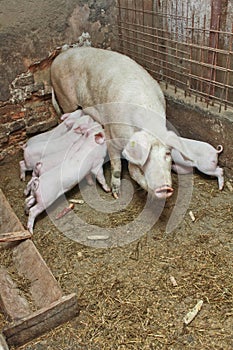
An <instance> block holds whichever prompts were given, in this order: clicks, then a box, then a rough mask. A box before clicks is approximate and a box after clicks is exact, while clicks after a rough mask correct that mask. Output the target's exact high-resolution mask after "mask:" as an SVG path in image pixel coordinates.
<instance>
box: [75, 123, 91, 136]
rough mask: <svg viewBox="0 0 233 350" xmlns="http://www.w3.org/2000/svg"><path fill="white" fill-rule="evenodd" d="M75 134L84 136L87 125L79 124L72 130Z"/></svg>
mask: <svg viewBox="0 0 233 350" xmlns="http://www.w3.org/2000/svg"><path fill="white" fill-rule="evenodd" d="M73 130H74V132H76V134H82V135H85V134H86V133H87V130H88V124H81V125H79V126H77V127H76V128H74V129H73Z"/></svg>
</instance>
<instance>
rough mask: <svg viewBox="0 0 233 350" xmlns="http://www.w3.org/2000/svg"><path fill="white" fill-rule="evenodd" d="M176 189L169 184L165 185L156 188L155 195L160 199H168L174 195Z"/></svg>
mask: <svg viewBox="0 0 233 350" xmlns="http://www.w3.org/2000/svg"><path fill="white" fill-rule="evenodd" d="M173 192H174V190H173V188H172V187H171V186H169V185H164V186H161V187H159V188H156V190H155V196H156V197H157V198H159V199H166V198H169V197H171V196H172V194H173Z"/></svg>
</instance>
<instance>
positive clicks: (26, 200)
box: [24, 195, 36, 214]
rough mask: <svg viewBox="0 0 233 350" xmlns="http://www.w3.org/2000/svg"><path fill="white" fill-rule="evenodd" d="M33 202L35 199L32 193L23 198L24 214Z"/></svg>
mask: <svg viewBox="0 0 233 350" xmlns="http://www.w3.org/2000/svg"><path fill="white" fill-rule="evenodd" d="M35 202H36V199H35V197H34V196H33V195H31V196H29V197H28V198H26V199H25V206H24V211H25V214H28V213H29V209H30V208H31V207H32V206H33V205H34V204H35Z"/></svg>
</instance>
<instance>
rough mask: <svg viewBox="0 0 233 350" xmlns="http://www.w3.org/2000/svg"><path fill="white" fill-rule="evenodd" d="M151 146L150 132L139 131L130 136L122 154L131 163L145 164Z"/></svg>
mask: <svg viewBox="0 0 233 350" xmlns="http://www.w3.org/2000/svg"><path fill="white" fill-rule="evenodd" d="M150 148H151V143H150V141H149V137H148V134H146V133H145V132H144V131H138V132H135V133H134V135H133V136H132V137H131V138H130V140H129V142H128V143H127V145H126V146H125V148H124V150H123V152H122V154H123V156H124V157H125V158H126V159H127V160H128V161H129V162H130V163H133V164H135V165H139V166H143V165H144V164H145V163H146V160H147V158H148V156H149V153H150Z"/></svg>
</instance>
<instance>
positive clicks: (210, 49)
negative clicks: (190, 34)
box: [122, 22, 233, 55]
mask: <svg viewBox="0 0 233 350" xmlns="http://www.w3.org/2000/svg"><path fill="white" fill-rule="evenodd" d="M122 23H125V24H129V25H133V26H138V27H142V26H141V25H139V24H135V23H126V22H122ZM148 29H153V28H152V27H148ZM157 30H158V31H161V32H162V33H166V31H165V30H164V29H157ZM129 31H136V32H137V30H136V29H132V28H130V29H129ZM139 33H143V32H139ZM144 34H145V35H147V36H150V37H152V36H153V34H149V33H144ZM227 34H229V35H230V36H233V33H230V32H227ZM158 38H159V39H164V36H158ZM168 41H169V42H171V43H175V42H176V41H175V40H173V39H169V40H168ZM182 44H183V45H186V46H192V47H193V48H202V49H203V50H208V51H212V52H217V53H222V54H226V55H227V54H228V50H225V49H219V48H214V47H209V46H205V45H204V46H202V45H198V44H194V43H186V42H182Z"/></svg>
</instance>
